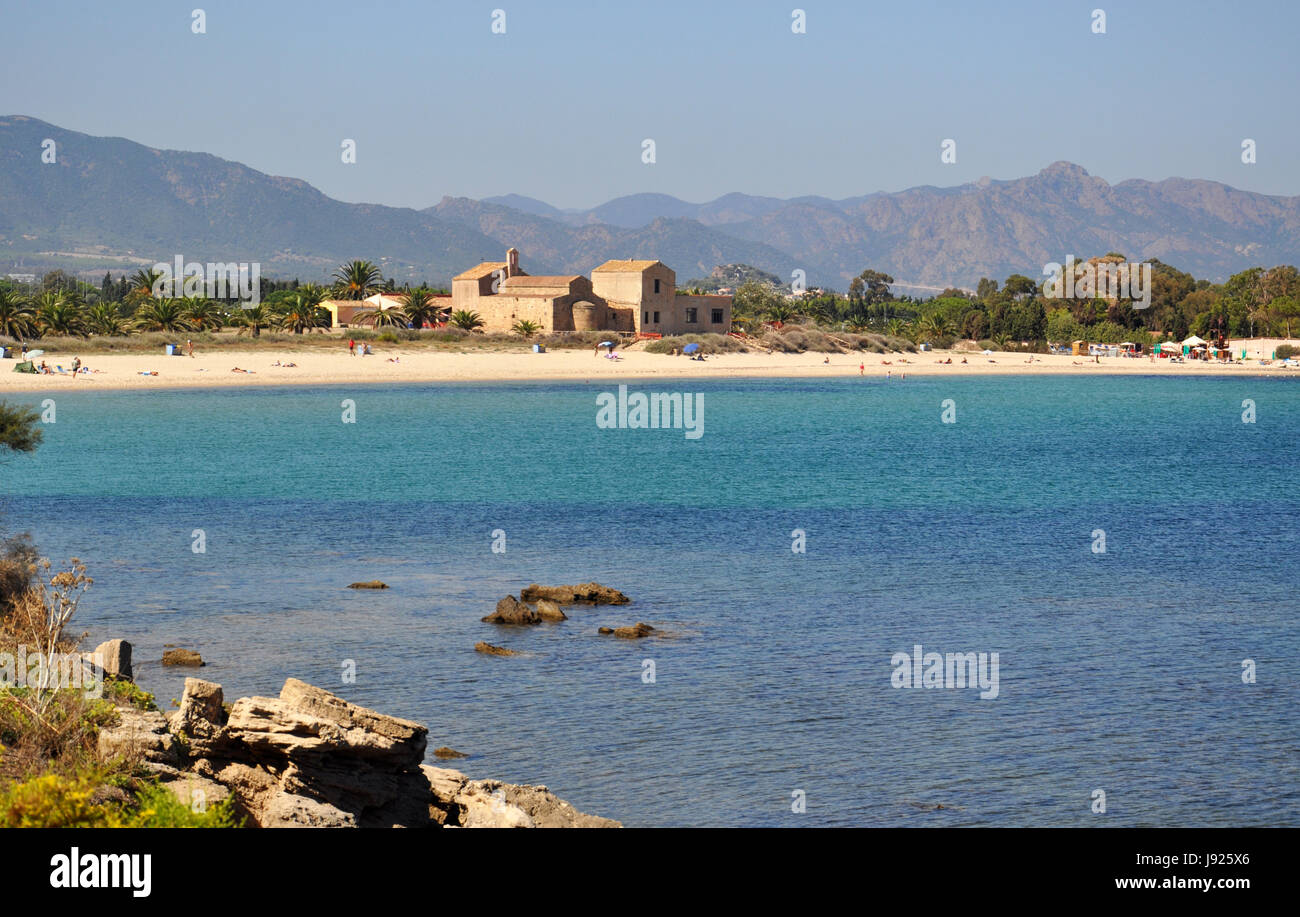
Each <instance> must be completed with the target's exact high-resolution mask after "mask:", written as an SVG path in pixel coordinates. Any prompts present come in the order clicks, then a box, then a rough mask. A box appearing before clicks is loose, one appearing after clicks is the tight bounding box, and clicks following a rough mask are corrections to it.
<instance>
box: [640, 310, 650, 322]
mask: <svg viewBox="0 0 1300 917" xmlns="http://www.w3.org/2000/svg"><path fill="white" fill-rule="evenodd" d="M644 315H645V317H644V318H642V319H641V324H643V325H648V324H650V313H649V312H646V313H644Z"/></svg>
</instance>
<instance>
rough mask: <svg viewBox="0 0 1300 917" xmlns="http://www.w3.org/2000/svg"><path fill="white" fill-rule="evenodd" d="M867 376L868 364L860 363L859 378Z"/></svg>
mask: <svg viewBox="0 0 1300 917" xmlns="http://www.w3.org/2000/svg"><path fill="white" fill-rule="evenodd" d="M866 374H867V364H866V363H859V364H858V375H859V376H865V375H866Z"/></svg>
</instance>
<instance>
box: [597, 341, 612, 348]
mask: <svg viewBox="0 0 1300 917" xmlns="http://www.w3.org/2000/svg"><path fill="white" fill-rule="evenodd" d="M596 346H597V347H613V346H614V342H613V341H601V342H600V343H599V344H597V345H596Z"/></svg>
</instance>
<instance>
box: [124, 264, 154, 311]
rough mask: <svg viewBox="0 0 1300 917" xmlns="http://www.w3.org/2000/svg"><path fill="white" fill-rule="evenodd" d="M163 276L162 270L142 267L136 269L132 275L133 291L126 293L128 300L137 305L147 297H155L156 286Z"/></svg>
mask: <svg viewBox="0 0 1300 917" xmlns="http://www.w3.org/2000/svg"><path fill="white" fill-rule="evenodd" d="M162 278H163V273H162V271H155V270H154V269H153V268H148V269H145V268H141V269H140V270H138V271H136V272H135V273H134V274H132V275H131V280H130V283H131V291H130V292H129V293H127V294H126V301H127V302H128V303H131V304H132V305H135V304H136V303H141V302H144V301H145V300H146V299H153V298H154V295H153V290H154V287H155V286H157V284H158V281H160V280H162Z"/></svg>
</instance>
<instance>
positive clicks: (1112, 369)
mask: <svg viewBox="0 0 1300 917" xmlns="http://www.w3.org/2000/svg"><path fill="white" fill-rule="evenodd" d="M1279 343H1283V342H1282V341H1280V340H1276V339H1266V340H1256V341H1249V342H1241V341H1238V342H1235V343H1234V345H1233V349H1234V351H1235V352H1237V353H1240V350H1241V348H1242V347H1243V346H1244V347H1245V348H1246V349H1247V351H1248V353H1249V354H1250V355H1251V356H1252V357H1254V355H1255V354H1256V353H1257V352H1258V353H1261V354H1264V355H1268V354H1270V353H1272V351H1273V348H1274V347H1275V346H1276V345H1277V344H1279ZM37 346H39V344H38V345H37ZM620 353H621V354H622V358H621V359H619V360H610V359H606V358H605V357H603V356H598V355H595V354H593V353H592V352H591V351H589V350H553V351H548V352H546V353H533V352H532V351H521V350H499V351H491V350H465V351H450V350H435V349H421V348H419V347H418V346H417V347H409V346H408V347H403V346H400V345H397V346H381V347H379V348H376V350H375V352H374V353H373V354H372V355H370V356H364V357H362V356H350V355H349V354H348V352H347V348H346V346H343V345H340V348H339V349H338V350H337V351H335V350H322V349H320V348H315V349H309V350H291V349H285V350H277V349H260V348H258V349H254V348H249V349H247V350H239V349H234V348H221V349H214V350H209V351H208V352H203V351H201V350H200V351H198V352H197V353H196V355H195V356H194V357H187V356H163V355H152V354H142V353H124V354H95V353H90V354H86V355H84V356H83V357H82V362H83V363H84V364H85V365H86V366H88V367H89V368H90V370H91V372H89V373H84V372H83V373H81V374H79V375H77V376H76V377H75V378H74V377H73V376H72V374H71V373H67V374H62V375H60V374H54V375H31V374H27V373H16V372H14V371H13V367H14V365H15V364H16V361H12V360H3V361H0V394H2V393H4V392H51V391H62V390H69V389H71V390H80V389H85V390H92V389H134V390H152V389H176V388H192V387H203V388H206V387H216V386H268V385H330V384H367V383H380V384H392V383H414V382H493V381H501V382H507V381H527V380H539V381H544V380H557V381H558V380H597V379H599V380H602V381H606V380H608V381H614V380H620V379H654V378H661V379H708V378H744V377H771V378H782V377H785V378H821V377H827V378H830V377H844V376H857V375H859V372H860V367H862V369H861V373H862V375H864V376H866V377H870V378H883V377H885V376H886V375H889V376H891V377H893V378H900V377H902V376H903V375H904V374H906V375H907V376H940V375H943V376H953V375H961V376H985V375H1025V376H1035V375H1044V374H1063V373H1076V374H1079V375H1098V374H1107V375H1110V374H1128V375H1143V374H1157V375H1163V376H1180V375H1187V376H1190V375H1238V376H1241V375H1269V376H1276V375H1293V374H1295V375H1300V369H1298V368H1296V367H1288V366H1286V365H1283V364H1282V363H1280V362H1279V361H1273V362H1272V364H1271V365H1267V366H1261V365H1260V364H1259V362H1257V361H1256V360H1254V359H1252V360H1251V361H1249V362H1247V363H1244V364H1219V363H1208V362H1202V361H1188V362H1186V363H1182V364H1177V363H1170V362H1169V361H1168V360H1152V359H1149V358H1147V357H1140V358H1125V357H1119V358H1114V357H1111V358H1108V357H1102V358H1101V359H1100V362H1097V361H1094V360H1093V358H1091V357H1071V356H1058V355H1040V354H1034V355H1033V359H1032V362H1031V361H1030V357H1029V355H1027V354H1015V353H994V354H992V355H991V356H986V355H984V354H982V353H979V352H975V353H972V352H969V351H956V350H954V351H934V352H927V353H913V354H873V353H856V352H854V353H843V354H830V355H829V362H827V359H828V355H826V354H822V353H794V354H785V353H758V352H751V353H728V354H718V355H712V356H709V357H708V358H707V359H705V360H703V361H701V360H692V359H689V358H687V357H684V356H671V355H667V354H655V353H646V352H645V351H644V350H641V349H640V348H639V347H637V346H636V345H633V346H632V347H630V348H629V349H627V350H621V351H620ZM950 358H951V360H952V362H951V363H947V362H946V361H947V360H948V359H950ZM963 359H965V360H966V361H967V362H966V363H962V360H963ZM45 360H46V362H47V363H48V364H49V365H50V366H54V365H56V364H62V365H63V366H64V368H65V369H67V368H69V367H70V366H71V363H72V357H71V356H65V355H62V354H60V355H59V356H57V357H54V356H53V355H47V356H46V357H45ZM941 361H942V362H941ZM277 363H278V364H280V365H276V364H277ZM286 363H293V364H295V365H293V366H285V365H284V364H286ZM235 368H239V369H243V370H246V371H247V372H235V371H234V370H235ZM144 373H156V375H144Z"/></svg>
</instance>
